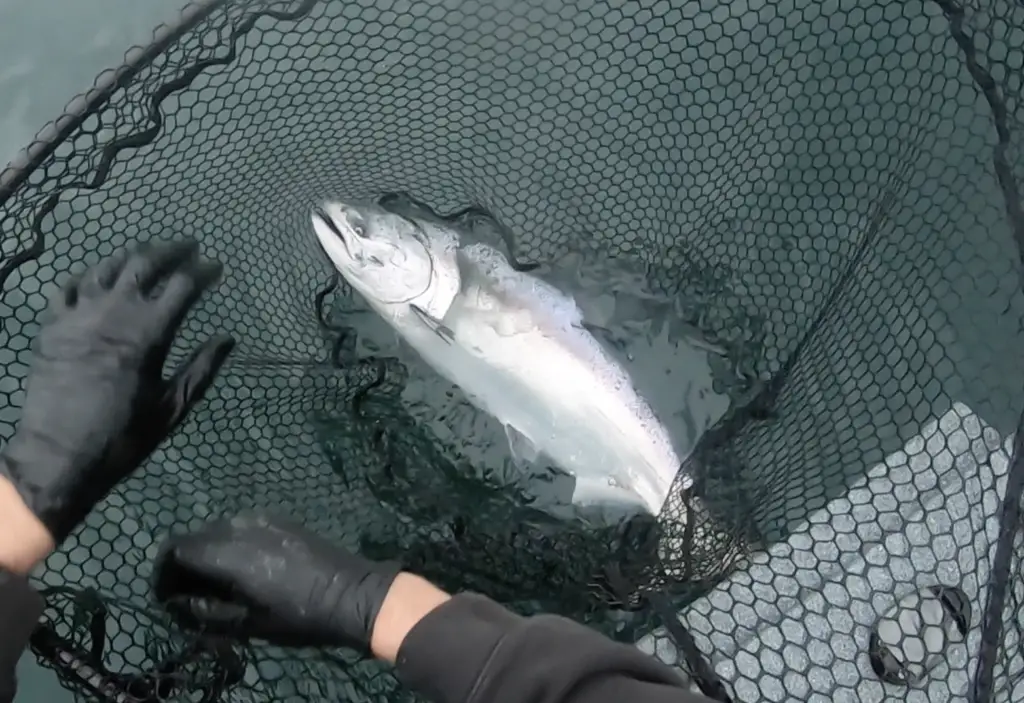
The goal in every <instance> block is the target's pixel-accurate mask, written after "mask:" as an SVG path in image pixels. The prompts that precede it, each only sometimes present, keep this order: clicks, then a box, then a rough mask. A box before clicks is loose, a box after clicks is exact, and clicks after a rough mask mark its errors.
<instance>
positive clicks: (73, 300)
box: [50, 273, 82, 313]
mask: <svg viewBox="0 0 1024 703" xmlns="http://www.w3.org/2000/svg"><path fill="white" fill-rule="evenodd" d="M81 283H82V274H80V273H79V274H74V275H72V276H70V277H69V278H68V280H67V281H65V282H64V285H62V286H61V287H60V289H59V290H57V291H56V292H55V293H54V294H53V297H51V298H50V310H51V311H52V312H55V313H59V312H60V311H61V310H66V309H68V308H73V307H75V306H76V305H77V304H78V287H79V286H80V285H81Z"/></svg>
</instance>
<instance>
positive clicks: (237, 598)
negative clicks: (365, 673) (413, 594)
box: [153, 516, 401, 652]
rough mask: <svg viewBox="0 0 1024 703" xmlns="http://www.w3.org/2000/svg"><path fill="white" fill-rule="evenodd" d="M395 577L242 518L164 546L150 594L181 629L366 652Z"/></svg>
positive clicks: (285, 530) (316, 540) (284, 529)
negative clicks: (152, 594)
mask: <svg viewBox="0 0 1024 703" xmlns="http://www.w3.org/2000/svg"><path fill="white" fill-rule="evenodd" d="M400 570H401V569H400V567H399V565H398V564H396V563H393V562H374V561H370V560H368V559H365V558H363V557H361V556H358V555H356V554H352V553H350V552H348V551H346V550H344V549H341V548H339V547H337V546H335V545H333V544H331V543H330V542H328V541H327V540H325V539H323V538H321V537H318V536H317V535H315V534H313V533H311V532H309V531H308V530H306V529H305V528H304V527H301V526H300V525H297V524H295V523H292V522H289V521H285V520H282V519H279V518H273V519H271V518H267V517H262V516H251V517H250V516H242V517H235V518H232V519H230V520H221V521H217V522H212V523H209V524H208V525H206V526H205V527H203V528H202V529H201V530H199V531H198V532H195V533H192V534H186V535H178V536H174V537H170V538H168V540H167V541H166V542H165V543H164V544H163V546H162V547H161V552H160V554H159V555H158V557H157V561H156V567H155V570H154V584H153V586H154V588H153V591H154V594H155V596H156V599H157V600H158V601H159V602H160V603H161V604H163V606H164V608H165V609H166V610H167V611H168V612H169V613H170V614H171V615H172V616H173V617H174V618H175V619H177V620H178V622H179V624H181V625H182V626H184V627H186V628H190V629H201V630H203V631H205V632H211V633H217V634H224V635H230V636H234V637H241V638H250V637H251V638H257V639H262V640H267V641H268V642H271V643H273V644H277V645H281V646H295V647H302V646H310V647H315V646H345V647H352V648H354V649H358V650H361V651H363V652H366V651H368V649H369V646H370V637H371V636H372V634H373V625H374V622H375V621H376V619H377V614H378V613H379V612H380V607H381V604H382V603H383V602H384V597H385V596H387V594H388V590H389V589H390V588H391V584H392V582H393V581H394V580H395V576H397V575H398V573H399V571H400Z"/></svg>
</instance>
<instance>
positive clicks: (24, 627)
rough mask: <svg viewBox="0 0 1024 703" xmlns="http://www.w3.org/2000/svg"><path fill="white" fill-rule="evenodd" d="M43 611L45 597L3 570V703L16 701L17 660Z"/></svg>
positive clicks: (0, 651) (0, 677)
mask: <svg viewBox="0 0 1024 703" xmlns="http://www.w3.org/2000/svg"><path fill="white" fill-rule="evenodd" d="M42 612H43V598H42V596H40V595H39V594H38V593H36V592H35V590H34V589H33V588H32V586H30V585H29V583H28V580H27V579H25V578H24V577H22V576H17V575H15V574H12V573H10V572H9V571H6V570H4V569H0V703H11V701H13V700H14V694H15V691H16V690H17V685H16V682H15V670H16V669H17V667H18V660H19V659H21V655H22V654H23V653H24V651H25V648H26V647H27V646H28V639H29V637H30V636H31V635H32V631H33V630H34V629H35V627H36V624H37V623H38V622H39V615H40V614H41V613H42Z"/></svg>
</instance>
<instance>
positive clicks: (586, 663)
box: [396, 593, 712, 703]
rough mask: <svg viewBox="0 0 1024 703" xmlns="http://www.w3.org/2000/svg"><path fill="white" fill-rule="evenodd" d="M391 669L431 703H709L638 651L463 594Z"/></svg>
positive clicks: (413, 634)
mask: <svg viewBox="0 0 1024 703" xmlns="http://www.w3.org/2000/svg"><path fill="white" fill-rule="evenodd" d="M396 665H397V673H398V676H399V678H400V679H401V680H402V681H403V683H405V684H406V685H407V686H409V687H410V688H413V689H415V690H417V691H419V692H420V693H422V694H424V695H426V696H427V697H429V698H430V699H431V700H432V701H434V702H435V703H605V702H607V703H622V702H623V701H644V703H662V702H665V703H668V702H669V701H671V702H672V703H712V702H711V700H710V699H709V698H705V697H704V696H702V695H700V694H697V693H693V692H691V691H690V690H689V689H688V688H687V687H686V685H685V683H684V681H683V679H682V678H681V677H680V676H679V675H678V674H677V673H676V672H675V671H674V670H672V669H671V668H670V667H668V666H666V665H664V664H662V663H661V662H660V661H658V660H656V659H655V658H653V657H650V656H648V655H646V654H644V653H643V652H641V651H640V650H639V649H637V648H636V647H633V646H631V645H627V644H621V643H617V642H613V641H612V640H610V639H608V638H606V637H604V636H603V635H601V634H600V633H598V632H597V631H595V630H591V629H590V628H588V627H585V626H583V625H580V624H578V623H575V622H573V621H572V620H568V619H566V618H561V617H558V616H554V615H538V616H534V617H531V618H524V617H521V616H519V615H516V614H514V613H511V612H510V611H508V610H506V609H505V608H503V607H501V606H500V605H498V604H497V603H495V602H494V601H491V600H489V599H487V598H484V597H483V596H479V595H475V594H468V593H467V594H461V595H457V596H455V597H453V598H452V599H451V600H450V601H448V602H447V603H445V604H444V605H442V606H440V607H439V608H437V609H435V610H434V611H432V612H431V613H429V614H428V615H427V616H426V617H425V618H423V619H422V620H421V621H420V622H419V623H418V624H417V625H416V626H415V627H414V628H413V629H412V631H410V632H409V634H408V635H407V636H406V638H405V641H404V642H403V643H402V646H401V649H400V650H399V652H398V661H397V662H396Z"/></svg>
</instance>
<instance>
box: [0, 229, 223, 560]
mask: <svg viewBox="0 0 1024 703" xmlns="http://www.w3.org/2000/svg"><path fill="white" fill-rule="evenodd" d="M198 251H199V246H198V244H197V243H196V242H194V241H178V242H170V243H160V244H153V245H148V244H143V245H141V246H139V247H138V248H137V249H135V250H134V251H132V252H119V253H117V254H114V255H113V256H110V257H108V258H106V259H104V260H103V261H101V262H100V263H98V264H97V265H96V266H94V267H93V268H91V269H89V270H88V271H86V272H85V273H84V274H83V275H81V276H80V277H79V278H77V279H74V280H72V281H71V282H70V283H68V284H67V285H66V286H65V287H64V289H63V290H62V291H61V292H60V293H59V294H58V295H57V296H56V297H55V299H54V300H52V301H51V304H50V309H49V314H50V319H49V320H48V321H46V322H44V324H43V327H42V329H41V330H40V332H39V335H38V337H37V338H36V343H35V354H34V358H33V360H32V367H31V371H30V373H29V377H28V381H27V388H26V395H25V402H24V406H23V408H22V415H21V420H20V421H19V423H18V426H17V429H16V431H15V434H14V437H13V438H12V439H11V440H10V442H8V444H7V446H5V447H4V448H3V450H2V452H0V473H2V474H3V475H4V476H6V477H7V478H8V479H9V480H10V482H11V483H12V484H13V485H14V487H15V488H16V489H17V491H18V493H19V494H20V495H21V497H22V499H23V500H24V501H25V504H26V505H27V506H28V508H29V509H30V510H31V511H32V513H33V514H35V515H36V517H38V518H39V520H40V521H41V522H42V523H43V525H45V526H46V528H47V529H48V530H49V532H50V534H51V535H52V536H53V538H54V540H55V541H56V542H58V543H59V542H61V541H63V540H64V539H65V538H66V537H67V536H68V534H70V533H71V532H72V531H73V530H74V529H75V527H76V526H77V525H78V524H79V523H80V522H81V521H82V520H84V519H85V516H86V515H87V514H88V513H89V511H90V510H92V508H93V506H94V505H95V504H96V503H98V502H99V501H100V500H102V499H103V498H104V497H106V495H107V493H109V492H110V490H111V489H112V488H113V487H114V485H115V484H117V483H118V482H119V481H121V480H122V479H124V478H125V477H126V476H128V474H130V473H131V472H132V471H134V470H135V469H136V468H137V467H138V466H139V465H140V464H141V463H142V462H143V461H144V460H145V459H146V458H147V457H148V456H149V455H150V454H151V453H152V452H153V450H154V449H156V447H157V445H158V444H159V443H160V442H162V441H163V440H164V439H165V438H166V437H167V436H168V435H169V434H170V433H171V432H173V431H174V429H175V428H176V427H177V426H178V424H179V423H180V422H181V421H182V420H183V419H184V418H185V415H186V414H187V413H188V411H189V410H190V409H191V408H192V406H193V405H195V403H196V402H198V401H199V399H200V398H202V396H203V394H204V393H205V392H206V390H207V388H209V386H210V384H211V383H212V382H213V379H214V376H215V375H216V374H217V372H218V370H219V369H220V367H221V365H222V364H223V363H224V361H225V359H226V358H227V356H228V354H229V352H230V351H231V349H232V348H233V346H234V340H233V339H231V337H228V336H217V337H214V338H212V339H210V340H208V341H207V342H206V343H205V344H203V345H202V346H201V347H200V348H199V349H197V350H196V351H195V352H194V353H193V354H192V356H191V358H189V359H188V360H186V361H185V362H184V363H183V364H182V365H181V366H180V367H179V368H178V369H177V371H176V372H175V373H174V375H173V376H171V378H170V379H166V380H165V379H164V378H163V375H162V371H163V365H164V361H165V359H166V357H167V353H168V351H169V349H170V346H171V343H172V341H173V340H174V336H175V334H176V332H177V330H178V327H179V326H180V325H181V323H182V321H183V320H184V318H185V315H186V314H187V312H188V310H189V308H191V306H192V305H193V304H194V303H195V302H196V300H198V298H199V297H200V295H202V293H203V291H204V290H206V289H207V288H208V287H209V286H210V285H211V284H213V283H214V282H215V281H216V280H217V279H218V278H219V277H220V274H221V270H222V267H221V265H220V264H219V263H217V262H215V261H202V260H200V259H199V257H198Z"/></svg>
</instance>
